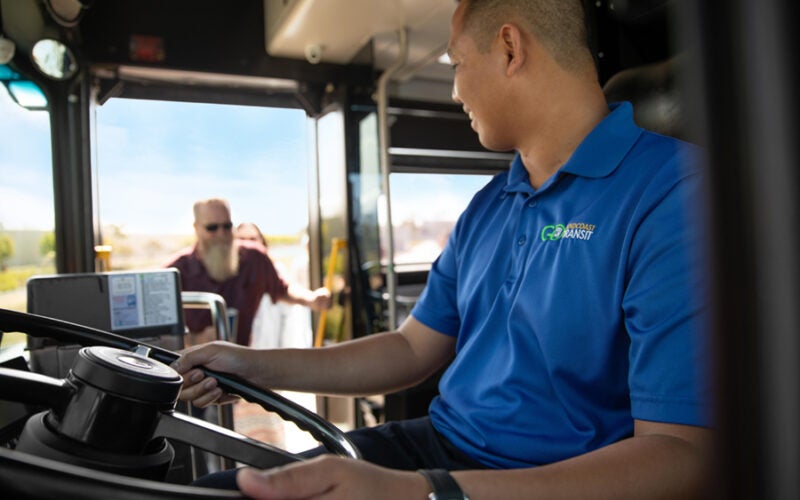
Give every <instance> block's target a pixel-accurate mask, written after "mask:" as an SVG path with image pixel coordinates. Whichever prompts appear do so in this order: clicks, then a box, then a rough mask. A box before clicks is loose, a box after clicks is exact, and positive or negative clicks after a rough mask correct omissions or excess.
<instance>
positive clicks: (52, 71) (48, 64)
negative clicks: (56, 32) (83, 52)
mask: <svg viewBox="0 0 800 500" xmlns="http://www.w3.org/2000/svg"><path fill="white" fill-rule="evenodd" d="M31 56H32V58H33V64H34V66H36V69H38V70H39V71H41V72H42V73H43V74H44V75H46V76H49V77H50V78H52V79H54V80H69V79H70V78H72V77H73V76H75V73H77V71H78V66H77V64H76V63H75V56H74V55H73V54H72V51H71V50H70V49H69V47H67V46H66V45H64V44H63V43H62V42H60V41H58V40H53V39H51V38H44V39H42V40H39V41H38V42H36V43H35V44H34V46H33V51H31Z"/></svg>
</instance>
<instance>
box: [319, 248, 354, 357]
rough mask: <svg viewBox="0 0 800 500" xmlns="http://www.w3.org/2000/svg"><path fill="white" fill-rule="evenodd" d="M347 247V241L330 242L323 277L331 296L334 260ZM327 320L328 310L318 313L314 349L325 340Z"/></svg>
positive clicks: (334, 269)
mask: <svg viewBox="0 0 800 500" xmlns="http://www.w3.org/2000/svg"><path fill="white" fill-rule="evenodd" d="M346 246H347V240H344V239H341V238H333V239H332V240H331V255H330V258H329V259H328V274H327V275H326V276H325V288H327V289H328V290H330V292H331V295H333V275H334V273H335V272H336V259H337V257H338V256H339V250H341V249H343V248H345V247H346ZM327 320H328V310H327V309H323V310H322V311H320V313H319V323H317V335H316V337H315V338H314V347H322V340H323V339H324V338H325V323H326V321H327Z"/></svg>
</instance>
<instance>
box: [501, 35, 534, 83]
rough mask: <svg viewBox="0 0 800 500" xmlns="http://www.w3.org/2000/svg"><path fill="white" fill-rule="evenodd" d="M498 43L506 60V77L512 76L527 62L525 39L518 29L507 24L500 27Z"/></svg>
mask: <svg viewBox="0 0 800 500" xmlns="http://www.w3.org/2000/svg"><path fill="white" fill-rule="evenodd" d="M498 42H499V44H500V50H502V51H503V55H504V56H505V59H506V71H505V73H506V76H514V74H515V73H517V72H518V71H520V69H521V68H522V67H523V66H524V65H525V62H526V60H527V56H528V50H527V47H526V46H525V43H524V42H525V38H524V37H523V34H522V32H521V31H520V29H519V27H517V26H516V25H514V24H512V23H507V24H504V25H503V26H501V27H500V32H499V34H498Z"/></svg>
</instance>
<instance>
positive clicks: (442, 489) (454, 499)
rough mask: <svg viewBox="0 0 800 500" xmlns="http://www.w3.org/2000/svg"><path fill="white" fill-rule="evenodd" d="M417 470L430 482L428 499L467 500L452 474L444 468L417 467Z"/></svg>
mask: <svg viewBox="0 0 800 500" xmlns="http://www.w3.org/2000/svg"><path fill="white" fill-rule="evenodd" d="M417 472H419V473H420V474H422V476H423V477H424V478H425V479H426V480H427V481H428V484H430V486H431V489H432V490H433V493H431V494H430V495H429V496H428V498H429V499H430V500H469V498H468V497H467V495H465V494H464V492H463V491H462V490H461V487H460V486H459V485H458V483H457V482H456V480H455V479H453V476H451V475H450V473H449V472H447V471H446V470H445V469H419V470H418V471H417Z"/></svg>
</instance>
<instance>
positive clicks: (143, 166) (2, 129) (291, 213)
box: [0, 87, 488, 235]
mask: <svg viewBox="0 0 800 500" xmlns="http://www.w3.org/2000/svg"><path fill="white" fill-rule="evenodd" d="M96 124H97V144H98V146H97V149H96V151H95V163H96V165H97V166H98V170H97V172H98V176H97V182H98V186H99V191H100V193H101V195H100V199H99V210H100V214H101V220H102V223H103V225H107V224H115V225H118V226H121V227H122V228H123V231H124V232H126V233H128V234H190V233H191V232H192V213H191V206H192V203H193V202H194V201H195V200H197V199H201V198H207V197H211V196H220V197H224V198H228V199H229V200H230V201H231V205H232V212H233V219H234V222H242V221H252V222H255V223H257V224H258V225H259V226H260V227H261V228H262V230H264V231H265V232H266V233H268V234H273V235H275V234H296V233H298V232H299V231H301V230H303V228H305V225H306V223H307V220H308V211H307V196H308V194H307V184H308V168H309V167H308V165H309V126H310V124H309V120H308V119H307V118H306V116H305V114H304V112H302V111H300V110H287V109H275V108H256V107H248V106H222V105H215V104H196V103H191V104H190V103H174V102H173V103H167V102H157V101H134V100H129V99H112V100H109V101H108V102H107V103H105V104H104V105H103V106H101V107H98V108H97V114H96ZM0 137H2V139H0V225H2V227H4V228H5V229H39V230H52V228H53V201H52V199H53V190H52V174H51V166H50V165H51V150H50V135H49V120H48V115H47V113H46V112H30V111H26V110H24V109H22V108H19V107H18V106H16V105H15V104H14V103H13V102H12V101H11V99H10V98H9V97H8V95H7V93H6V92H5V90H4V89H3V88H2V87H0ZM487 180H488V178H487V177H484V176H480V177H477V178H476V177H473V176H455V175H454V176H427V175H426V176H418V175H416V176H414V175H404V176H396V177H395V176H393V181H392V201H393V207H394V208H393V210H394V214H393V217H394V221H395V222H396V223H398V222H400V221H402V220H409V219H410V220H417V221H422V220H442V219H451V220H454V219H455V218H456V217H457V215H458V214H459V213H460V212H461V210H463V208H464V207H465V206H466V204H467V202H468V201H469V199H470V198H471V196H472V194H474V192H475V191H476V190H477V189H479V188H480V187H481V186H482V185H483V184H485V182H486V181H487ZM323 189H324V186H323ZM95 210H97V207H95Z"/></svg>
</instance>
